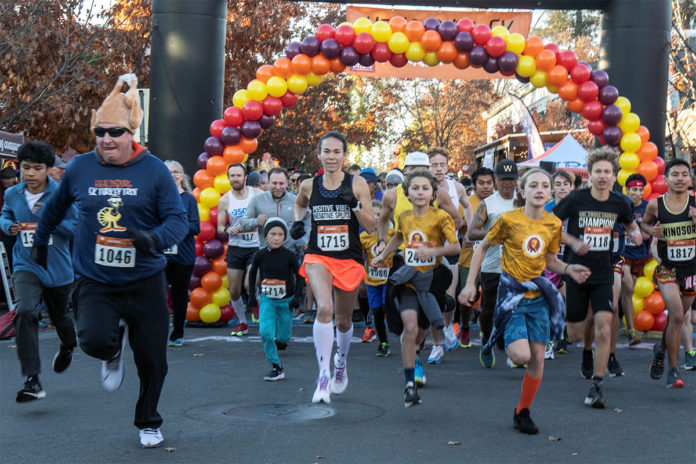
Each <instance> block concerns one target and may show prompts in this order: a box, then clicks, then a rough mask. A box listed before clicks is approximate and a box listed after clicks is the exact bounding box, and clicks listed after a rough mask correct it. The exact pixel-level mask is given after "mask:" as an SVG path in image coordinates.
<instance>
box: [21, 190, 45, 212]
mask: <svg viewBox="0 0 696 464" xmlns="http://www.w3.org/2000/svg"><path fill="white" fill-rule="evenodd" d="M43 194H44V192H39V193H31V192H29V190H27V189H24V197H25V198H26V199H27V203H29V210H30V211H32V210H33V209H34V206H36V202H37V201H39V198H41V197H42V196H43Z"/></svg>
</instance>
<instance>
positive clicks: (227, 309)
mask: <svg viewBox="0 0 696 464" xmlns="http://www.w3.org/2000/svg"><path fill="white" fill-rule="evenodd" d="M232 318H234V308H233V307H232V305H227V306H223V307H222V308H220V320H221V321H222V322H229V321H231V320H232Z"/></svg>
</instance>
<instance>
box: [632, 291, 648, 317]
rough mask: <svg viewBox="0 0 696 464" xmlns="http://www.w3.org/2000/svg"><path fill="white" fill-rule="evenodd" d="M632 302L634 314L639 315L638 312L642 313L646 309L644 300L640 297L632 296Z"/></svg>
mask: <svg viewBox="0 0 696 464" xmlns="http://www.w3.org/2000/svg"><path fill="white" fill-rule="evenodd" d="M631 301H633V314H635V313H637V312H638V311H642V310H643V309H644V308H645V305H644V304H643V299H642V298H641V297H639V296H638V295H632V296H631Z"/></svg>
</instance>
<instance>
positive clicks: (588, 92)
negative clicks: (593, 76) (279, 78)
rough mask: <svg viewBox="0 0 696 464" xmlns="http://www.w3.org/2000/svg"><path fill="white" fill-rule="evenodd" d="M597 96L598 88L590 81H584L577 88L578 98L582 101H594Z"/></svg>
mask: <svg viewBox="0 0 696 464" xmlns="http://www.w3.org/2000/svg"><path fill="white" fill-rule="evenodd" d="M597 95H599V87H598V86H597V84H595V83H594V82H592V81H585V82H583V83H582V84H580V85H579V86H578V97H580V98H581V99H582V100H585V101H590V100H595V99H596V98H597ZM600 105H601V103H600Z"/></svg>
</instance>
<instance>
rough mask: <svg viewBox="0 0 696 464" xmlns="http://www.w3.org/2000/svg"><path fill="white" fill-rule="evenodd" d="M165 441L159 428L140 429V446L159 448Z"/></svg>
mask: <svg viewBox="0 0 696 464" xmlns="http://www.w3.org/2000/svg"><path fill="white" fill-rule="evenodd" d="M163 441H164V437H163V436H162V432H161V431H160V429H159V428H157V429H140V447H141V448H157V447H158V446H160V445H161V444H162V442H163Z"/></svg>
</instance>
